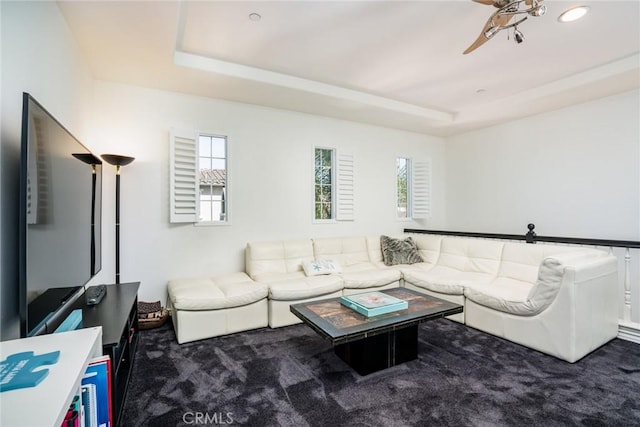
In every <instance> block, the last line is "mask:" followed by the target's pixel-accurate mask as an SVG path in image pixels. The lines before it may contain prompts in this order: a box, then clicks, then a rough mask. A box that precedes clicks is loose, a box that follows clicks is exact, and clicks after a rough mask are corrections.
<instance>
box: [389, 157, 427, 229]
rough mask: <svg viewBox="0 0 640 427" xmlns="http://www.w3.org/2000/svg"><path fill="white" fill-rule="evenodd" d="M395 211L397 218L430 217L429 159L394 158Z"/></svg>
mask: <svg viewBox="0 0 640 427" xmlns="http://www.w3.org/2000/svg"><path fill="white" fill-rule="evenodd" d="M396 212H397V216H398V218H399V219H425V218H429V217H431V160H430V159H420V160H415V159H411V158H408V157H398V158H396Z"/></svg>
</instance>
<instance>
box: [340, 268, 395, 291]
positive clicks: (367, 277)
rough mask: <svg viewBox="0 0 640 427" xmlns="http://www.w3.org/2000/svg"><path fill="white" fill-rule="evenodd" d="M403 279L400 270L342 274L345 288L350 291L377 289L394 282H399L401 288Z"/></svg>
mask: <svg viewBox="0 0 640 427" xmlns="http://www.w3.org/2000/svg"><path fill="white" fill-rule="evenodd" d="M401 277H402V273H401V272H400V270H394V269H390V268H389V269H375V270H366V271H354V272H350V273H343V274H342V278H343V284H344V287H345V288H350V289H366V288H377V287H380V286H386V285H388V284H391V283H394V282H398V286H399V285H400V278H401Z"/></svg>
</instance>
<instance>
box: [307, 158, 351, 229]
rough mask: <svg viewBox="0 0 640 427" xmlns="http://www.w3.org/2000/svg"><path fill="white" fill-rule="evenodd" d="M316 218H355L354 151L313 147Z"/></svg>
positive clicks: (333, 219) (322, 219)
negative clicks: (342, 151) (347, 151)
mask: <svg viewBox="0 0 640 427" xmlns="http://www.w3.org/2000/svg"><path fill="white" fill-rule="evenodd" d="M313 176H314V209H313V210H314V220H317V221H324V220H332V221H353V220H354V219H355V217H354V212H355V209H354V208H355V203H354V201H355V197H354V196H355V194H354V166H353V154H351V153H341V152H340V153H339V152H337V151H336V150H335V149H333V148H322V147H315V148H314V174H313Z"/></svg>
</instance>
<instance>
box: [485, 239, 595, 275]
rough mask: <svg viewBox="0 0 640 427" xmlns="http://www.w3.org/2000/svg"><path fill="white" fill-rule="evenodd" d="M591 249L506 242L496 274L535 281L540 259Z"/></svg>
mask: <svg viewBox="0 0 640 427" xmlns="http://www.w3.org/2000/svg"><path fill="white" fill-rule="evenodd" d="M584 251H591V250H590V249H585V248H578V247H571V246H559V245H547V244H540V243H537V244H535V245H533V244H530V243H515V242H508V243H505V245H504V250H503V251H502V262H501V263H500V270H499V272H498V275H499V276H501V277H509V278H512V279H517V280H521V281H523V282H529V283H535V282H536V280H537V279H538V269H539V268H540V264H541V263H542V261H543V260H544V259H545V258H547V257H549V256H553V255H556V254H567V253H572V252H584Z"/></svg>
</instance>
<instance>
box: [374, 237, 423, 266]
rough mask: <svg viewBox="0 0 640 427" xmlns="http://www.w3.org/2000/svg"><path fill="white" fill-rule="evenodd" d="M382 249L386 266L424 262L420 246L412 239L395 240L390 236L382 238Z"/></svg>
mask: <svg viewBox="0 0 640 427" xmlns="http://www.w3.org/2000/svg"><path fill="white" fill-rule="evenodd" d="M380 248H381V249H382V260H383V261H384V265H396V264H415V263H416V262H423V259H422V257H421V256H420V254H419V253H418V246H417V245H416V242H414V241H413V239H412V238H411V237H407V238H406V239H404V240H402V239H394V238H392V237H388V236H380Z"/></svg>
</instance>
